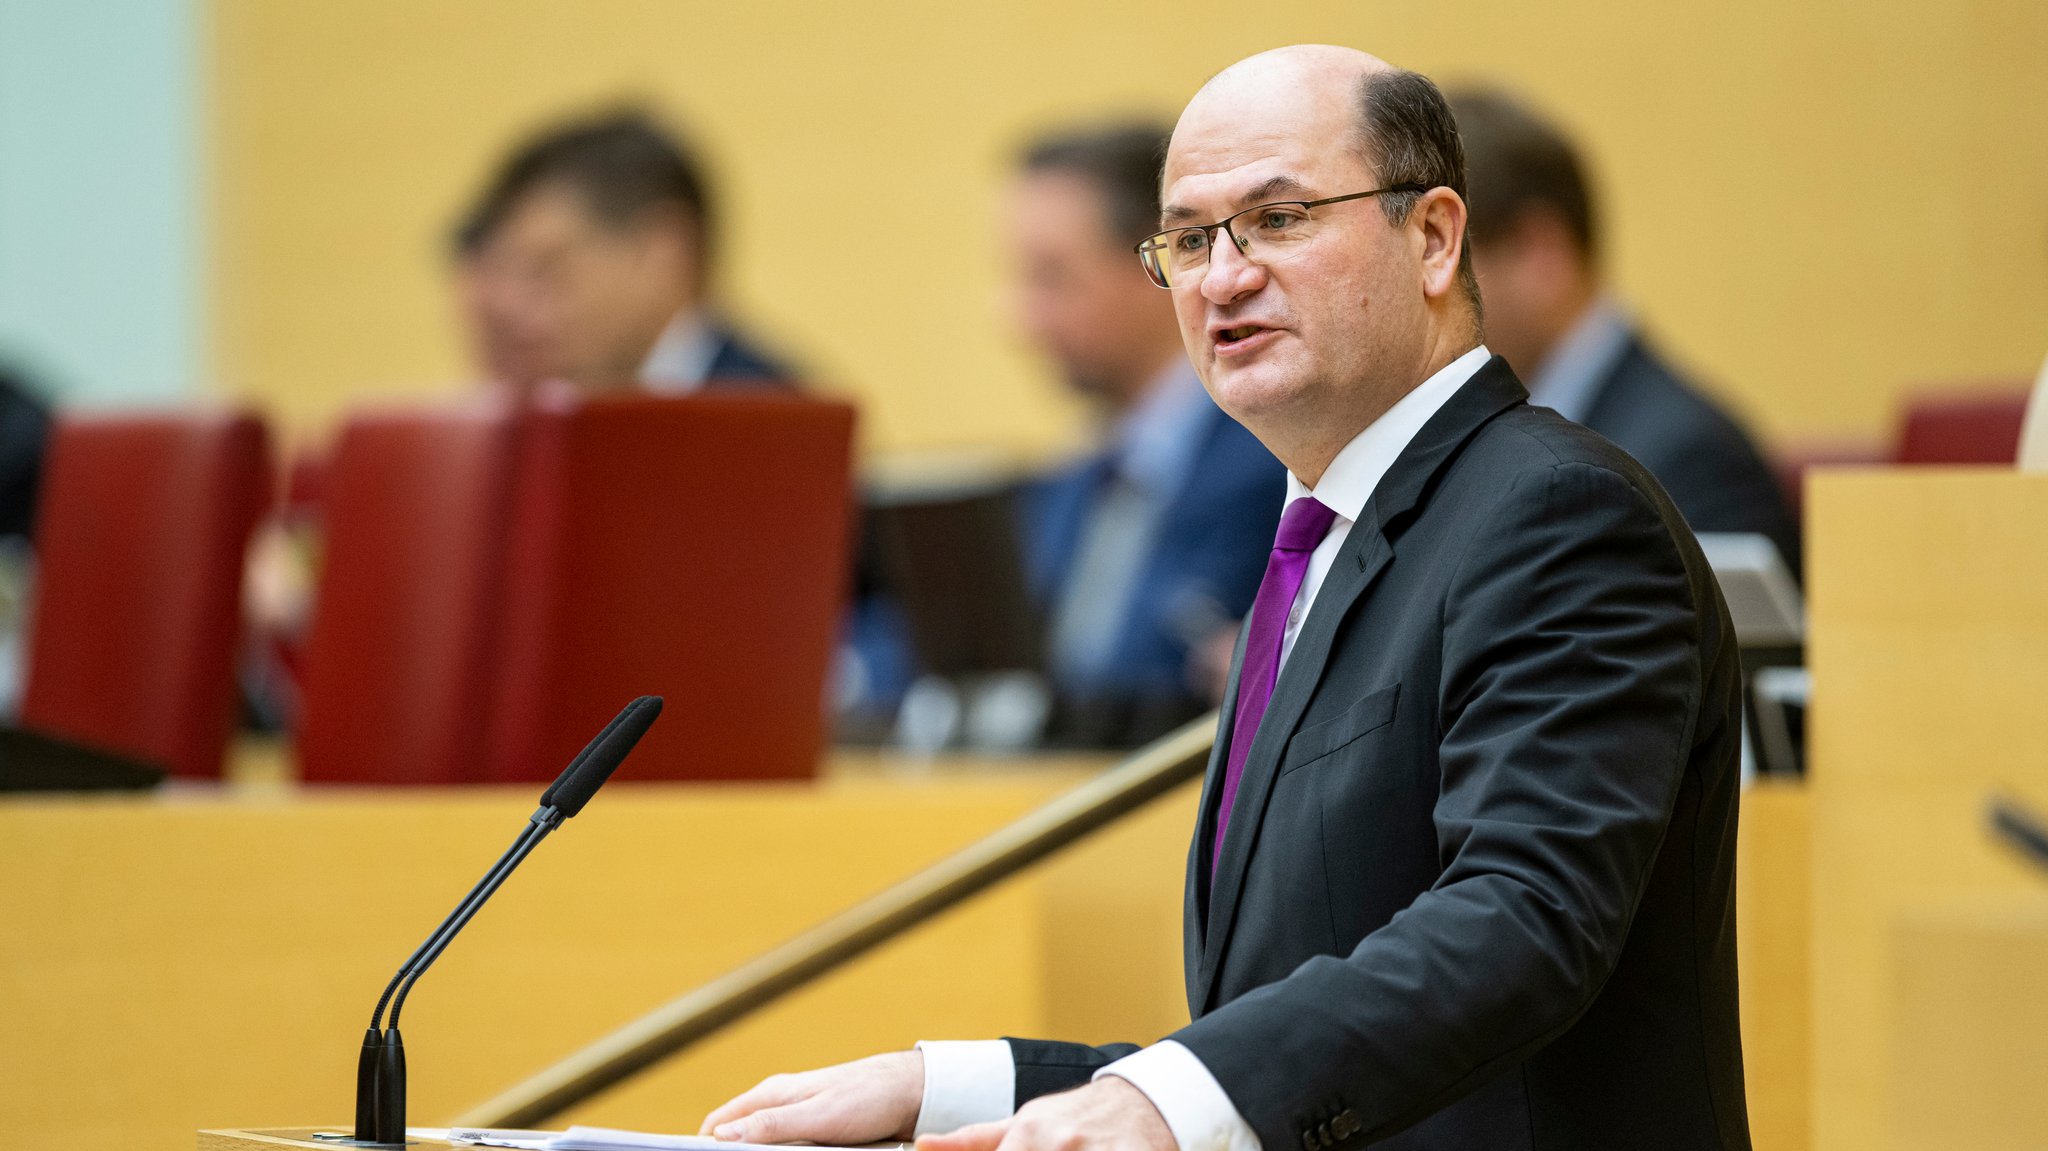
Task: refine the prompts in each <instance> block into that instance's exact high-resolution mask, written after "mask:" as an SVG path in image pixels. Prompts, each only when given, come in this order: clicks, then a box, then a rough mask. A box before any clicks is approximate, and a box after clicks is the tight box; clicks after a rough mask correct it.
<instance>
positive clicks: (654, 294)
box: [455, 111, 794, 394]
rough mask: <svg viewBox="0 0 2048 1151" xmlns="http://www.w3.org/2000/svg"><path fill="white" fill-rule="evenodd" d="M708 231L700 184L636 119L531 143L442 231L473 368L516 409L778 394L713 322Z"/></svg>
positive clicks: (546, 135) (736, 340)
mask: <svg viewBox="0 0 2048 1151" xmlns="http://www.w3.org/2000/svg"><path fill="white" fill-rule="evenodd" d="M716 224H717V218H716V214H715V212H714V211H713V204H712V196H711V192H710V189H709V186H708V183H707V181H706V179H705V177H704V173H703V171H702V168H701V167H700V165H699V164H698V162H697V161H696V159H695V158H694V157H693V156H692V155H691V154H690V152H689V151H688V149H686V148H685V147H684V145H683V144H682V143H681V142H680V141H679V140H677V139H676V138H675V137H674V136H673V135H671V134H670V133H668V132H667V131H665V130H664V129H663V128H662V127H661V126H660V125H658V124H657V123H655V122H654V121H653V120H652V119H651V118H649V117H648V116H646V115H645V114H643V113H640V112H637V111H622V112H616V113H612V114H609V115H604V116H599V117H596V118H593V119H581V120H572V121H569V122H566V123H562V124H558V125H555V126H553V127H550V128H547V129H545V130H544V131H542V132H541V133H539V134H538V135H536V136H535V137H533V138H532V139H530V140H528V141H526V142H525V143H523V144H521V145H520V146H519V147H518V149H516V150H515V151H514V152H513V153H512V154H511V156H510V157H508V158H507V159H506V161H505V162H504V165H503V167H502V168H500V169H499V171H498V172H497V174H496V175H495V176H494V177H493V178H492V179H491V182H490V184H489V185H488V186H487V187H486V188H485V189H484V191H483V193H482V195H481V196H480V197H479V198H478V200H477V201H476V203H475V205H474V206H473V207H471V209H470V210H469V212H468V213H467V214H466V215H465V216H464V217H463V220H462V222H461V224H460V226H459V227H458V228H457V229H456V233H455V253H456V274H457V277H458V288H459V291H460V294H461V303H462V307H463V313H464V316H465V319H466V320H467V322H468V324H469V327H470V335H471V340H472V342H473V344H474V350H475V355H476V357H477V360H478V362H479V363H480V364H481V365H482V366H483V368H484V369H485V370H486V371H487V372H488V373H489V375H490V377H491V379H492V380H493V381H494V382H497V383H500V384H503V385H505V386H507V387H510V388H512V389H513V390H514V391H516V392H518V393H520V394H527V393H529V392H531V390H532V389H533V388H534V387H536V386H538V385H539V384H541V383H543V382H546V381H561V382H565V383H567V384H570V385H572V386H573V387H574V388H575V389H576V390H578V391H581V392H584V393H599V392H606V391H613V390H618V389H622V388H634V387H639V388H644V389H646V390H648V391H653V392H660V393H680V392H688V391H693V390H695V389H697V388H699V387H701V386H703V385H705V384H707V383H711V384H713V385H727V384H735V383H744V382H753V383H770V382H774V383H787V382H789V381H790V380H792V379H793V378H794V377H793V375H792V373H791V372H790V371H789V370H788V369H787V368H786V367H784V366H783V365H781V364H778V363H776V362H775V361H774V360H773V359H771V358H770V357H769V356H768V355H766V354H765V353H763V352H761V351H760V350H758V349H757V348H755V347H754V346H753V345H752V344H751V343H750V342H749V341H747V340H746V339H745V338H743V337H742V336H741V335H740V334H739V333H738V332H737V331H736V330H734V329H733V328H732V327H731V326H730V325H729V324H728V323H727V322H726V321H725V320H723V319H722V318H720V317H719V315H718V313H717V310H716V308H715V307H714V306H713V302H712V291H711V289H712V284H713V275H712V272H713V269H714V263H713V258H714V257H715V255H716V254H717V249H718V244H717V227H716Z"/></svg>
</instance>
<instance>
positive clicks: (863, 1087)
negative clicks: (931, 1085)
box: [700, 1051, 924, 1147]
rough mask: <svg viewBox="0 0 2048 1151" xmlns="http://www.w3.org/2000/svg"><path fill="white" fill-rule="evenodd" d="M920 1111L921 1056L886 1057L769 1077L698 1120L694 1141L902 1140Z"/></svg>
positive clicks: (912, 1053) (897, 1053) (846, 1142)
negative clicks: (702, 1136) (701, 1122)
mask: <svg viewBox="0 0 2048 1151" xmlns="http://www.w3.org/2000/svg"><path fill="white" fill-rule="evenodd" d="M923 1105H924V1055H923V1053H922V1052H918V1051H892V1052H890V1053H889V1054H887V1055H871V1056H869V1057H868V1058H866V1059H856V1060H854V1061H853V1062H852V1063H841V1064H840V1065H838V1066H837V1067H823V1068H819V1069H818V1070H816V1071H802V1072H798V1073H796V1074H794V1075H771V1076H769V1077H768V1078H766V1079H763V1080H762V1081H761V1082H760V1084H759V1085H758V1086H756V1087H754V1088H753V1089H752V1090H750V1091H747V1092H746V1093H744V1094H742V1095H740V1096H738V1097H737V1098H735V1099H733V1100H731V1101H730V1102H728V1103H726V1104H725V1105H723V1106H721V1107H719V1108H718V1109H717V1110H716V1111H713V1112H712V1113H711V1114H709V1115H707V1116H705V1117H704V1126H703V1128H702V1130H701V1131H700V1134H705V1135H710V1136H712V1137H713V1138H715V1139H720V1140H723V1141H725V1142H728V1143H796V1142H806V1143H823V1144H827V1145H835V1146H840V1147H849V1146H853V1145H855V1144H860V1143H881V1142H885V1141H888V1140H892V1139H893V1140H907V1139H909V1138H910V1137H911V1136H912V1135H913V1134H915V1132H916V1128H917V1113H918V1110H919V1108H921V1107H922V1106H923Z"/></svg>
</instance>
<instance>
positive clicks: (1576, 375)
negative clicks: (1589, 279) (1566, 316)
mask: <svg viewBox="0 0 2048 1151" xmlns="http://www.w3.org/2000/svg"><path fill="white" fill-rule="evenodd" d="M1634 338H1635V328H1634V326H1632V325H1631V324H1630V323H1629V320H1628V316H1627V314H1626V313H1624V312H1623V311H1622V310H1621V308H1620V307H1619V306H1617V305H1616V304H1615V303H1614V301H1612V300H1610V299H1608V298H1607V297H1605V296H1602V297H1600V298H1599V299H1596V300H1594V301H1593V303H1592V306H1590V307H1588V308H1587V309H1586V310H1585V311H1584V312H1582V313H1580V315H1579V318H1578V319H1577V320H1575V321H1573V322H1572V326H1571V328H1570V330H1568V331H1567V332H1565V334H1564V338H1563V339H1560V340H1559V341H1557V346H1556V347H1553V348H1552V349H1551V350H1550V354H1549V355H1547V356H1545V357H1543V362H1542V363H1541V364H1538V365H1537V366H1536V369H1535V374H1534V375H1531V376H1529V377H1528V383H1529V402H1530V403H1532V404H1535V405H1537V406H1538V407H1545V408H1549V409H1551V410H1552V411H1555V412H1556V413H1557V414H1558V415H1560V416H1563V417H1564V418H1565V419H1568V420H1571V421H1573V422H1574V423H1581V424H1583V423H1585V422H1586V417H1587V416H1589V415H1591V414H1592V413H1593V405H1594V404H1597V403H1599V402H1600V393H1601V391H1603V390H1604V389H1605V387H1606V385H1607V377H1608V376H1610V375H1612V374H1613V372H1614V368H1615V365H1617V364H1619V363H1621V357H1623V356H1624V355H1627V354H1628V344H1629V341H1630V340H1632V339H1634Z"/></svg>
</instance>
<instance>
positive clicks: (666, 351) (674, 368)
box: [640, 310, 718, 394]
mask: <svg viewBox="0 0 2048 1151" xmlns="http://www.w3.org/2000/svg"><path fill="white" fill-rule="evenodd" d="M716 358H718V337H717V335H716V334H715V333H713V332H712V330H711V321H710V320H709V319H708V318H707V317H706V316H705V315H704V313H703V312H701V311H694V310H691V311H682V312H677V313H676V314H675V318H674V319H671V320H670V321H669V322H668V326H667V327H665V328H663V329H662V330H661V338H660V339H657V340H655V341H654V347H653V348H652V349H651V350H650V351H649V352H648V353H647V359H646V360H645V361H643V362H642V363H641V365H640V383H641V386H643V387H645V388H646V389H647V390H648V391H650V392H661V393H664V394H672V393H677V392H693V391H696V390H697V385H699V384H702V383H703V382H704V377H705V376H706V375H708V374H710V372H711V361H712V360H714V359H716Z"/></svg>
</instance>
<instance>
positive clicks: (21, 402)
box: [0, 367, 50, 537]
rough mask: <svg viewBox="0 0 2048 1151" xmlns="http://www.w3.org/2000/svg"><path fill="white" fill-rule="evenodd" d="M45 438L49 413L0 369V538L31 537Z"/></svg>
mask: <svg viewBox="0 0 2048 1151" xmlns="http://www.w3.org/2000/svg"><path fill="white" fill-rule="evenodd" d="M49 438H50V412H49V409H48V408H47V407H45V406H44V404H43V401H42V399H41V398H40V397H38V396H37V395H36V394H35V393H34V392H33V391H31V390H29V388H28V387H27V385H26V384H24V383H22V382H21V381H19V380H17V379H16V378H15V377H14V376H13V375H12V374H11V373H9V372H8V371H7V369H6V368H5V367H0V536H8V535H13V536H24V537H26V536H28V535H31V534H32V533H33V530H34V527H35V518H36V493H37V492H38V491H39V490H40V488H41V485H42V476H43V453H44V450H45V448H46V446H47V442H48V440H49Z"/></svg>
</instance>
